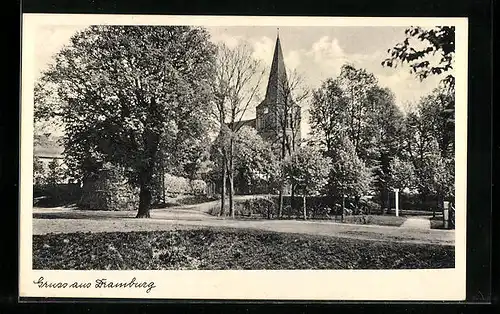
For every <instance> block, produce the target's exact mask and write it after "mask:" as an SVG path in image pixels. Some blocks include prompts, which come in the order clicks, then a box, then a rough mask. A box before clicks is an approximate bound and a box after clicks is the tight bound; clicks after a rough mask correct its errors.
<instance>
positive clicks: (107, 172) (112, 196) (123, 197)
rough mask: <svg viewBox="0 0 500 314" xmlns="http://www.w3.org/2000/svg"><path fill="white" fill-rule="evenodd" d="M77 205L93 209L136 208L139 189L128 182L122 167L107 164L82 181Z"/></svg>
mask: <svg viewBox="0 0 500 314" xmlns="http://www.w3.org/2000/svg"><path fill="white" fill-rule="evenodd" d="M78 206H79V207H81V208H82V209H94V210H116V211H118V210H136V209H137V207H138V206H139V190H138V189H137V188H134V187H132V186H131V185H130V184H129V183H128V181H127V179H126V178H125V176H124V173H123V171H122V169H120V168H119V167H113V166H107V167H106V168H104V169H101V170H100V171H99V172H98V173H97V174H95V175H93V176H91V177H89V178H88V179H87V180H86V181H85V182H84V185H83V192H82V197H81V199H80V201H79V202H78Z"/></svg>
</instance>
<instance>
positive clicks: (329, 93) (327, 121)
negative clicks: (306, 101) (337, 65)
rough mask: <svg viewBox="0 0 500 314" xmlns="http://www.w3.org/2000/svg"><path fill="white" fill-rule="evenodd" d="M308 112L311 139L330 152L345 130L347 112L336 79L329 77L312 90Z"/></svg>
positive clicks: (346, 103)
mask: <svg viewBox="0 0 500 314" xmlns="http://www.w3.org/2000/svg"><path fill="white" fill-rule="evenodd" d="M309 114H310V120H309V123H310V125H311V130H312V135H313V139H314V140H315V141H316V142H318V144H319V145H320V147H322V148H323V149H324V150H325V151H327V152H331V151H332V150H333V149H334V144H335V142H336V141H337V140H338V138H339V137H340V134H341V132H342V130H345V121H346V120H347V114H348V100H347V98H346V96H345V95H344V90H343V89H342V88H341V87H340V84H339V82H338V80H334V79H331V78H329V79H327V80H326V81H325V82H323V83H322V85H321V87H320V88H318V89H316V90H314V91H313V93H312V101H311V107H310V109H309Z"/></svg>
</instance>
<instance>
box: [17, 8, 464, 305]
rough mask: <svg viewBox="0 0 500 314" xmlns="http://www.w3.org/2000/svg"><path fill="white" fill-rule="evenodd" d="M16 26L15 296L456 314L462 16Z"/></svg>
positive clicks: (460, 278) (76, 21) (74, 20)
mask: <svg viewBox="0 0 500 314" xmlns="http://www.w3.org/2000/svg"><path fill="white" fill-rule="evenodd" d="M24 23H25V27H24V34H23V77H22V82H23V83H22V89H23V100H22V125H23V128H22V143H21V145H22V148H21V157H22V164H21V168H22V170H21V172H22V173H21V176H22V181H21V182H22V192H23V193H22V196H21V244H22V247H21V261H20V263H21V275H20V276H21V284H22V285H23V286H24V288H23V287H21V293H23V291H24V292H25V293H26V295H27V296H58V295H59V294H60V295H61V296H78V295H82V296H86V297H89V296H91V295H92V293H95V294H94V295H93V296H99V297H106V296H109V297H117V296H120V293H123V294H124V296H126V297H141V298H142V297H149V296H151V295H154V296H155V297H156V298H162V297H164V298H176V297H177V298H179V297H181V296H182V297H192V298H196V297H198V298H218V296H220V297H221V298H226V297H228V298H231V297H235V298H240V299H241V298H245V297H248V298H298V297H300V296H302V297H304V298H315V296H317V298H324V299H328V298H331V299H334V298H335V296H338V298H341V299H350V298H351V299H366V297H367V294H366V291H368V290H371V291H372V293H373V295H374V298H390V296H389V294H391V293H392V294H391V295H392V297H393V298H394V299H411V298H413V296H412V295H413V294H414V295H415V297H416V298H419V299H426V298H427V299H433V298H436V297H437V298H438V299H440V298H442V299H446V298H449V299H454V298H460V297H463V295H464V281H465V214H466V213H465V210H466V206H465V191H466V183H465V172H466V134H467V132H466V125H465V122H464V121H466V120H465V119H466V95H467V94H466V93H467V90H466V87H467V84H466V79H465V73H466V70H467V63H466V60H467V55H466V54H467V51H466V47H467V21H466V19H438V18H436V19H433V18H425V19H423V18H422V19H417V18H415V19H410V18H409V19H407V20H405V19H402V18H399V19H396V18H394V19H393V20H391V19H390V18H383V19H381V18H372V19H370V18H351V19H347V18H346V19H342V18H329V19H326V18H313V17H311V18H300V19H296V20H295V21H294V19H293V18H291V17H253V18H252V17H223V16H221V17H205V18H203V17H198V18H192V17H189V16H175V17H174V16H172V17H169V16H163V17H162V16H156V17H147V16H136V17H135V19H134V18H132V17H130V16H129V17H124V16H122V17H118V16H115V17H113V16H108V18H106V17H105V16H100V17H93V18H91V17H90V16H86V15H76V16H68V15H66V16H65V15H60V16H58V15H52V16H44V15H37V16H29V15H26V16H25V17H24ZM365 24H366V25H365ZM68 271H69V272H68ZM93 274H98V275H93ZM268 275H269V276H270V277H266V276H268ZM72 276H73V277H72ZM85 276H87V278H88V280H85V279H84V278H85ZM183 276H184V277H183ZM185 276H187V277H185ZM207 276H208V277H207ZM238 276H240V277H238ZM308 276H310V277H308ZM335 276H340V277H335ZM405 276H409V277H405ZM167 277H168V278H169V279H165V280H163V279H162V278H167ZM174 278H175V279H174ZM183 278H185V279H183ZM334 278H337V279H334ZM383 278H385V279H383ZM173 280H175V282H173ZM247 280H251V283H248V282H246V281H247ZM322 280H324V281H322ZM333 280H335V282H337V283H336V284H335V286H337V287H331V286H332V283H333ZM385 280H387V281H385ZM453 280H456V282H455V281H453ZM398 281H400V283H397V282H398ZM314 282H319V283H317V284H315V283H314ZM71 285H74V286H73V287H71ZM87 285H88V286H87ZM272 285H278V286H280V285H281V286H288V289H289V290H294V292H293V293H290V294H288V295H285V293H286V291H287V289H284V290H280V289H276V288H273V286H272ZM381 285H382V286H381ZM405 285H407V286H405ZM167 286H169V287H167ZM342 286H344V287H342ZM311 287H314V288H315V289H318V290H319V292H313V291H312V290H311ZM320 287H324V288H320ZM325 287H327V288H325ZM85 288H86V289H85ZM198 289H199V291H198ZM329 289H330V290H329ZM379 289H380V290H386V291H385V292H384V291H376V290H379ZM230 290H234V291H230ZM415 290H420V291H415ZM189 291H190V292H189ZM200 291H201V292H200ZM356 291H359V295H358V294H357V292H356ZM398 291H399V292H400V293H401V294H400V295H398V294H397V293H398ZM432 291H437V292H436V294H432ZM314 293H316V295H315V294H314ZM426 293H428V294H429V295H428V296H427V295H426ZM134 295H135V296H134ZM368 298H370V295H368Z"/></svg>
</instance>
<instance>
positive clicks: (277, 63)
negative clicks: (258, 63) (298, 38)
mask: <svg viewBox="0 0 500 314" xmlns="http://www.w3.org/2000/svg"><path fill="white" fill-rule="evenodd" d="M287 85H288V79H287V76H286V68H285V61H284V59H283V51H282V50H281V43H280V38H279V36H277V37H276V45H275V47H274V54H273V62H272V64H271V71H270V73H269V81H268V83H267V90H266V98H265V102H266V103H271V104H273V103H276V102H279V100H280V98H282V97H283V92H282V89H283V88H284V87H285V86H287Z"/></svg>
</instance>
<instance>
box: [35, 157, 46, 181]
mask: <svg viewBox="0 0 500 314" xmlns="http://www.w3.org/2000/svg"><path fill="white" fill-rule="evenodd" d="M45 172H46V171H45V167H44V166H43V162H42V161H41V159H40V158H39V157H38V156H33V179H34V184H37V185H43V184H45V183H46V176H47V174H46V173H45Z"/></svg>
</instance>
